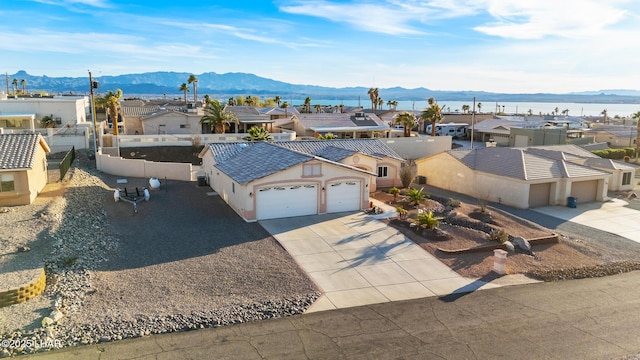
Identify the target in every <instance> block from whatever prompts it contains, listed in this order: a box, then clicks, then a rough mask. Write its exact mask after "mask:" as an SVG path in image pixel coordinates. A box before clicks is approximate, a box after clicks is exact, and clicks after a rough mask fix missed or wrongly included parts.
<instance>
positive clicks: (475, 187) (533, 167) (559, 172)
mask: <svg viewBox="0 0 640 360" xmlns="http://www.w3.org/2000/svg"><path fill="white" fill-rule="evenodd" d="M568 146H572V145H568ZM416 164H417V173H418V175H422V176H426V177H427V184H430V185H433V186H437V187H440V188H443V189H447V190H451V191H455V192H459V193H463V194H467V195H469V196H473V197H476V198H478V199H482V200H488V201H492V202H497V203H502V204H506V205H509V206H513V207H516V208H522V209H526V208H530V207H538V206H547V205H565V204H567V199H568V197H575V198H577V199H578V201H579V202H593V201H604V200H605V199H606V195H607V190H608V189H609V182H610V178H611V173H610V172H607V171H604V170H601V169H598V168H594V167H590V166H588V164H587V163H586V162H585V164H584V165H583V164H580V163H576V162H572V161H570V159H568V158H561V157H560V156H555V157H549V156H548V155H547V156H543V155H542V154H540V152H539V151H527V149H526V148H500V147H489V148H483V149H474V150H452V151H448V152H445V153H441V154H437V155H434V156H430V157H426V158H422V159H418V160H416Z"/></svg>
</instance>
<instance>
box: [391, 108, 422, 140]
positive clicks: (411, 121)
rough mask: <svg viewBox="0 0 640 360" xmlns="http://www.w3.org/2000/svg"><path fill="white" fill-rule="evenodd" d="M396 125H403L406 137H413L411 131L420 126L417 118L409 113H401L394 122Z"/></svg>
mask: <svg viewBox="0 0 640 360" xmlns="http://www.w3.org/2000/svg"><path fill="white" fill-rule="evenodd" d="M394 124H395V125H402V128H403V130H404V131H403V135H404V137H411V129H413V128H414V127H415V126H416V125H418V121H417V120H416V117H415V116H414V115H413V114H412V113H409V112H406V111H403V112H401V113H400V114H399V115H398V116H397V117H396V118H395V120H394Z"/></svg>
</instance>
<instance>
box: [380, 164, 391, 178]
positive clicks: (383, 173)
mask: <svg viewBox="0 0 640 360" xmlns="http://www.w3.org/2000/svg"><path fill="white" fill-rule="evenodd" d="M387 176H389V168H388V167H386V166H378V177H381V178H385V177H387Z"/></svg>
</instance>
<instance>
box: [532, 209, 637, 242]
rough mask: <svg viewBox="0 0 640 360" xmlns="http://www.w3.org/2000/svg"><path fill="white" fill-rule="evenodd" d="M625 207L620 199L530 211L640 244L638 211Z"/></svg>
mask: <svg viewBox="0 0 640 360" xmlns="http://www.w3.org/2000/svg"><path fill="white" fill-rule="evenodd" d="M627 205H628V203H627V202H626V201H624V200H622V199H610V200H608V201H607V202H603V203H600V202H592V203H584V204H581V203H578V204H577V206H576V207H575V208H570V207H563V206H545V207H540V208H535V209H532V210H534V211H537V212H540V213H543V214H545V215H549V216H553V217H555V218H558V219H562V220H566V221H571V222H574V223H577V224H581V225H584V226H588V227H592V228H595V229H598V230H602V231H606V232H609V233H612V234H616V235H619V236H622V237H624V238H627V239H629V240H633V241H635V242H640V211H638V210H635V209H632V208H629V207H627Z"/></svg>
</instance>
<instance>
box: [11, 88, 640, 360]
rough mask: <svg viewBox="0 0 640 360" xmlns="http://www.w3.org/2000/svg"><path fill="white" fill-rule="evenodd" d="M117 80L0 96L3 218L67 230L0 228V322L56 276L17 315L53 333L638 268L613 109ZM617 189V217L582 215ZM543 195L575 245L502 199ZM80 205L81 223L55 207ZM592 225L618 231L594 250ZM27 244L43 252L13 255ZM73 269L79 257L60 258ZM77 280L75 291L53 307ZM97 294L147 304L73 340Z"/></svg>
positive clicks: (632, 129) (536, 204)
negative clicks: (96, 88)
mask: <svg viewBox="0 0 640 360" xmlns="http://www.w3.org/2000/svg"><path fill="white" fill-rule="evenodd" d="M121 95H122V94H121V92H118V91H108V92H107V93H106V94H105V96H106V97H107V98H102V99H100V100H99V101H96V99H95V98H94V97H93V96H51V97H47V96H43V97H27V98H25V99H22V98H16V97H10V96H7V95H6V94H4V96H2V97H0V206H1V207H0V210H1V211H0V216H4V217H5V218H6V219H8V222H7V224H10V225H8V226H12V227H13V228H15V229H19V230H18V233H21V234H22V233H27V232H28V231H27V230H26V228H25V227H26V226H28V225H27V224H26V223H23V222H20V220H19V219H20V217H21V216H35V215H29V212H31V211H35V210H34V209H40V210H37V211H38V214H40V215H38V216H40V219H41V220H40V223H39V224H38V225H33V224H32V226H33V227H34V229H39V230H38V231H39V232H40V233H43V232H44V231H45V230H44V229H45V228H48V226H49V225H48V222H47V221H52V223H56V222H57V221H59V222H60V226H62V228H69V229H75V230H74V231H75V233H73V234H70V233H66V232H64V230H60V229H59V230H48V231H53V232H54V233H60V234H61V235H55V236H56V237H55V238H52V239H60V238H66V239H67V240H56V241H58V242H57V244H60V245H56V247H55V248H54V250H53V251H52V252H51V254H49V253H47V252H46V251H45V249H47V248H48V246H43V245H39V244H38V243H36V242H34V241H33V240H32V239H31V238H29V237H20V238H19V240H16V239H14V240H13V241H11V240H7V241H5V243H2V244H14V245H13V246H14V247H13V248H11V249H14V250H15V249H17V250H15V251H12V250H11V249H10V248H8V247H7V245H3V246H4V247H3V249H5V248H6V249H5V251H11V252H10V253H9V254H8V255H6V259H7V264H10V266H11V269H20V270H19V271H18V270H14V271H5V272H0V279H3V281H4V283H7V284H12V285H9V288H8V290H6V291H5V290H3V291H1V292H0V315H2V317H3V318H7V319H12V318H13V317H14V315H12V313H11V312H10V310H11V309H12V308H16V307H20V306H23V307H24V306H31V307H38V306H42V305H41V304H40V303H39V301H42V300H44V299H48V298H49V297H50V296H53V295H51V294H57V295H55V296H58V298H59V299H66V300H64V302H63V301H61V300H59V301H56V302H55V304H53V305H52V306H49V307H47V310H46V311H44V310H43V312H42V313H43V314H44V315H34V316H32V317H29V319H31V320H26V321H32V322H33V321H38V322H42V324H43V326H42V329H44V330H42V331H49V332H53V331H57V333H56V336H59V337H62V338H64V339H65V341H66V344H65V345H60V347H68V346H82V345H87V344H102V343H114V344H116V343H119V342H118V341H116V340H118V339H125V338H128V337H132V336H131V335H130V334H131V331H139V329H143V330H141V331H142V334H143V335H138V336H142V337H146V336H155V335H154V334H162V333H165V332H167V331H168V330H167V328H165V327H162V326H160V327H157V326H156V327H149V325H147V323H146V322H145V320H143V317H139V316H155V317H156V319H157V320H155V321H156V322H157V323H166V324H173V325H171V326H174V327H182V328H184V329H187V328H188V329H191V328H192V327H194V326H198V327H216V326H218V325H214V324H217V322H218V321H222V320H221V319H223V320H224V321H227V320H226V319H227V317H226V316H231V317H234V316H236V317H239V318H242V319H245V320H246V321H255V320H252V319H255V316H254V315H251V312H252V310H249V309H250V307H251V306H255V305H250V304H256V303H259V304H261V305H260V306H263V307H265V308H270V307H271V305H269V304H272V302H274V301H276V302H278V301H281V302H283V305H282V306H281V307H280V308H279V310H269V311H274V313H273V314H274V315H273V317H285V316H290V315H293V314H297V315H296V316H298V315H302V314H322V313H327V312H331V311H339V310H341V309H353V308H357V307H361V306H370V305H373V304H392V303H395V302H398V301H415V300H417V299H430V298H433V297H434V296H435V297H436V298H438V297H439V298H443V297H447V296H462V295H461V294H467V293H476V292H479V291H481V292H486V291H491V290H492V289H499V288H505V287H510V286H511V285H526V286H535V285H536V284H539V283H540V282H541V281H548V280H541V279H546V278H545V276H550V275H549V274H556V271H558V270H557V269H561V268H563V269H564V268H569V269H573V270H574V271H575V272H576V274H577V273H579V272H580V271H587V272H589V271H594V272H595V271H596V270H592V269H596V268H595V267H593V266H596V265H595V264H601V263H603V262H605V263H606V261H610V260H606V261H605V260H604V259H611V258H613V257H615V258H620V259H623V261H616V262H614V263H612V264H610V265H609V267H610V268H611V270H610V271H611V272H612V274H613V273H617V272H627V271H632V270H634V269H635V267H633V265H630V264H634V262H632V261H634V260H635V259H636V256H635V254H636V253H637V252H636V251H635V248H636V246H639V247H640V245H637V244H640V228H636V227H635V225H633V224H635V221H636V219H637V220H640V211H638V210H631V209H632V208H634V206H636V205H634V204H635V202H636V201H640V200H635V199H636V191H638V187H639V186H638V183H639V180H638V175H639V174H637V168H638V166H637V156H636V143H637V142H636V137H637V131H636V126H637V123H633V122H632V121H630V120H629V121H627V120H625V121H624V123H620V124H610V123H607V124H602V123H601V122H599V120H598V119H593V118H582V117H575V116H571V117H570V116H568V115H555V114H554V115H545V116H534V115H528V114H505V113H503V112H500V113H495V112H488V111H482V112H480V109H479V108H477V109H469V107H468V106H467V107H466V110H465V111H464V112H463V113H461V112H459V111H453V112H446V111H443V109H442V108H439V107H436V106H435V105H436V104H437V102H436V101H435V99H434V100H433V101H429V103H430V104H431V107H427V108H425V109H424V110H421V111H417V110H398V109H397V107H395V106H389V108H388V109H381V108H377V109H373V108H366V107H364V106H359V107H358V106H357V107H346V106H321V105H318V106H312V103H311V101H306V102H305V104H302V105H299V106H288V105H287V104H281V105H278V104H275V100H276V98H267V99H264V100H262V99H260V98H259V97H251V96H249V97H247V98H245V101H240V100H241V99H240V100H237V101H236V99H234V98H231V99H213V98H211V97H210V96H209V95H206V94H205V95H206V96H205V97H202V99H198V100H196V98H195V96H193V100H192V99H188V98H185V99H176V100H171V99H153V100H144V99H124V98H121ZM231 100H233V101H231ZM307 100H309V99H307ZM254 102H259V103H258V104H256V105H253V103H254ZM237 103H241V104H242V105H236V104H237ZM96 104H100V105H99V106H98V107H97V110H96ZM282 105H285V106H282ZM434 109H435V110H434ZM434 111H435V113H434ZM474 111H475V112H474ZM94 114H95V115H94ZM434 121H435V122H434ZM61 189H66V190H61ZM81 193H83V194H84V195H78V194H81ZM66 194H68V195H66ZM72 194H73V195H72ZM67 196H71V197H69V198H68V200H67V201H68V202H69V203H68V205H66V207H65V206H64V205H62V203H61V201H62V199H66V197H67ZM114 200H115V201H114ZM51 201H53V202H51ZM43 206H47V207H46V208H43ZM60 206H62V207H61V208H60V209H61V210H59V211H57V212H56V213H57V214H59V215H57V214H56V213H53V214H52V213H51V211H54V210H53V209H56V208H57V207H60ZM627 207H629V208H630V209H629V210H628V211H629V212H628V213H627V212H625V213H624V214H625V215H624V219H625V220H622V223H620V225H619V226H617V227H615V228H611V226H609V224H610V221H608V220H607V221H601V220H595V219H600V218H602V217H606V218H607V219H609V216H611V214H620V213H619V211H621V209H625V210H626V209H627ZM637 208H638V209H640V204H638V207H637ZM5 209H6V210H5ZM45 209H50V210H45ZM62 209H64V210H62ZM523 211H524V212H525V213H522V212H523ZM7 214H13V215H7ZM516 214H518V215H516ZM523 214H526V215H523ZM536 214H537V215H536ZM542 214H544V215H545V216H549V218H556V219H560V218H564V217H569V220H562V221H568V222H570V223H572V224H577V225H574V226H581V227H583V228H584V229H591V230H589V231H592V232H595V233H597V234H599V235H598V236H597V237H593V238H581V239H580V241H582V242H584V243H585V244H587V245H584V246H586V249H584V250H580V249H579V248H576V247H575V246H572V245H571V243H570V242H567V240H565V238H564V237H562V236H565V235H562V236H560V235H559V234H558V233H557V231H559V230H558V228H556V229H553V230H552V229H551V228H546V227H545V226H548V224H549V222H548V221H546V222H542V224H544V225H542V224H536V223H534V222H533V220H528V219H524V218H522V217H520V216H526V217H530V218H531V219H537V218H538V217H539V216H541V215H542ZM85 218H86V219H87V220H88V219H91V220H89V222H90V223H92V224H94V225H91V226H93V227H86V228H82V227H81V228H78V227H77V225H74V224H75V222H76V221H80V219H85ZM42 219H44V220H42ZM53 219H58V220H53ZM616 221H618V220H616ZM81 229H82V230H81ZM92 229H96V230H97V233H94V232H93V231H92ZM145 229H146V230H145ZM2 231H5V232H6V230H5V229H2ZM2 231H0V232H2ZM112 231H113V232H112ZM581 231H587V230H581ZM605 233H607V234H610V235H604V234H605ZM62 234H66V235H64V236H63V235H62ZM611 234H613V235H611ZM603 236H606V237H607V239H609V237H611V240H607V244H615V245H609V246H612V247H611V248H606V250H605V249H604V248H603V245H602V244H601V243H600V242H599V241H598V239H600V238H602V237H603ZM614 238H615V239H614ZM116 239H117V240H116ZM620 239H624V240H620ZM64 241H66V245H62V244H65V242H64ZM470 244H472V245H470ZM469 246H471V248H469ZM43 251H44V252H43ZM498 251H502V252H503V253H502V254H504V255H501V253H499V252H498ZM623 253H624V254H625V255H623V256H622V257H620V256H621V255H620V254H623ZM25 254H33V255H34V256H35V255H37V256H39V257H40V256H41V257H44V258H45V263H44V265H42V263H38V264H36V263H32V262H23V261H24V260H19V259H21V258H26V256H28V255H25ZM47 254H48V255H47ZM229 254H233V255H232V256H231V257H229ZM498 256H504V258H502V259H503V260H502V259H500V258H499V257H498ZM47 257H50V260H46V258H47ZM230 259H232V261H230ZM639 260H640V259H639ZM38 261H40V260H39V259H38ZM532 261H533V262H532ZM25 264H29V265H28V266H26V265H25ZM31 264H35V265H31ZM460 264H464V265H460ZM501 264H502V265H501ZM620 264H624V265H620ZM7 266H9V265H7ZM7 266H6V268H7V269H8V268H9V267H7ZM176 266H177V268H179V269H182V270H181V271H176V270H175V269H176ZM598 266H600V265H598ZM620 266H623V269H624V270H620ZM65 269H66V270H65ZM81 269H84V270H83V271H86V272H85V273H84V274H91V276H83V277H82V279H81V280H78V279H77V278H75V277H72V276H75V275H72V274H75V271H80V270H81ZM200 269H208V270H200ZM541 269H548V270H546V271H543V270H541ZM598 269H599V268H598ZM61 271H64V272H61ZM18 273H20V274H21V275H20V277H19V278H18V277H17V276H16V274H18ZM42 274H45V275H46V276H53V275H50V274H58V275H55V276H58V279H59V280H58V284H59V285H55V287H52V285H46V286H45V285H44V284H45V282H44V280H43V279H45V277H43V276H44V275H42ZM158 274H164V275H166V276H169V277H168V278H167V279H166V280H160V279H158ZM532 274H538V275H537V276H538V277H536V276H534V275H532ZM568 276H569V277H570V276H572V275H568ZM575 276H578V275H575ZM17 279H20V280H17ZM22 279H26V280H24V281H23V280H22ZM211 279H214V280H213V284H214V285H209V283H210V282H211V281H212V280H211ZM554 280H557V279H555V278H554ZM25 281H26V284H28V285H25ZM78 281H80V283H81V284H82V286H81V287H77V286H76V287H74V286H72V285H71V284H75V283H78ZM196 283H197V284H200V285H196ZM67 284H69V285H67ZM116 284H118V285H116ZM186 284H190V285H186ZM20 286H21V287H20ZM25 286H26V287H25ZM211 286H213V288H212V287H211ZM14 287H15V288H14ZM192 287H195V288H197V289H199V290H197V291H195V290H191V288H192ZM20 288H23V289H28V290H24V291H23V290H19V289H20ZM16 289H17V290H16ZM81 289H89V290H86V291H88V292H86V293H85V290H81ZM100 289H111V290H110V291H104V292H102V293H100V291H103V290H100ZM78 291H82V294H84V295H79V293H78ZM16 292H17V293H16ZM208 292H211V294H214V295H203V294H206V293H208ZM14 293H16V294H18V295H15V296H14V295H13V294H14ZM118 293H119V294H126V295H115V294H118ZM87 294H89V295H87ZM95 294H97V295H95ZM146 294H154V296H153V297H148V296H147V295H146ZM161 294H165V295H161ZM224 294H228V295H224ZM457 294H459V295H457ZM78 296H82V297H84V298H85V300H84V301H83V302H82V304H76V305H71V304H72V302H71V300H70V299H74V298H77V297H78ZM114 296H117V299H116V298H114ZM247 298H248V299H249V300H246V299H247ZM38 299H40V300H38ZM114 301H116V302H118V303H119V304H120V305H119V306H118V307H117V308H109V309H108V310H106V313H107V314H108V316H109V317H110V318H111V317H114V318H118V317H121V316H125V315H124V311H132V312H139V313H140V314H154V315H136V316H138V317H137V318H136V319H137V320H135V321H136V322H131V323H127V324H126V325H123V326H122V329H126V330H117V329H115V328H114V327H113V326H114V325H113V324H114V323H112V322H106V323H105V322H104V320H95V322H94V324H102V325H99V327H98V325H85V326H87V328H88V329H91V330H87V331H85V333H84V335H82V336H84V337H83V338H82V339H84V340H79V341H73V340H71V339H73V337H74V336H75V337H76V338H78V336H79V335H78V334H76V333H74V332H73V331H75V330H72V326H75V325H72V324H80V323H84V324H87V322H88V321H89V322H91V321H94V320H90V319H101V318H102V317H103V316H104V314H103V311H102V310H98V309H101V308H104V306H105V304H107V303H112V302H114ZM245 301H246V303H245ZM425 301H426V300H425ZM167 304H170V305H167ZM185 304H190V305H185ZM234 304H235V305H234ZM238 304H240V305H238ZM226 306H233V309H234V310H227V309H228V308H227V307H226ZM246 306H248V307H246ZM169 308H173V309H175V310H171V309H169ZM178 309H180V310H178ZM221 309H222V310H221ZM187 311H191V313H190V315H189V316H188V317H186V318H182V319H181V320H177V318H175V317H173V316H174V315H172V314H182V313H184V312H187ZM220 311H222V312H226V313H225V314H227V315H221V313H220ZM196 312H197V313H196ZM127 316H128V315H127ZM303 316H304V315H303ZM245 320H243V321H245ZM11 321H15V323H16V324H19V323H25V320H20V319H16V320H11ZM12 323H13V322H12ZM65 324H68V325H65ZM196 324H197V325H196ZM141 326H142V327H141ZM47 329H48V330H47ZM54 329H55V330H54ZM105 329H108V330H105ZM145 329H146V330H145ZM0 330H1V331H0V333H5V332H7V331H9V329H8V328H1V327H0ZM105 331H108V332H105ZM33 334H37V335H33V336H38V338H39V339H44V340H46V339H53V338H52V337H51V336H49V337H46V334H45V333H42V334H41V333H33ZM63 334H66V335H63ZM109 334H113V335H109ZM116 334H117V335H116ZM127 334H129V335H127ZM3 336H6V335H3ZM11 336H14V335H11ZM56 339H57V338H56ZM33 352H35V351H30V350H23V353H24V354H30V353H33ZM6 353H8V354H9V355H16V354H18V353H19V352H16V351H11V352H9V350H7V352H6Z"/></svg>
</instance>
